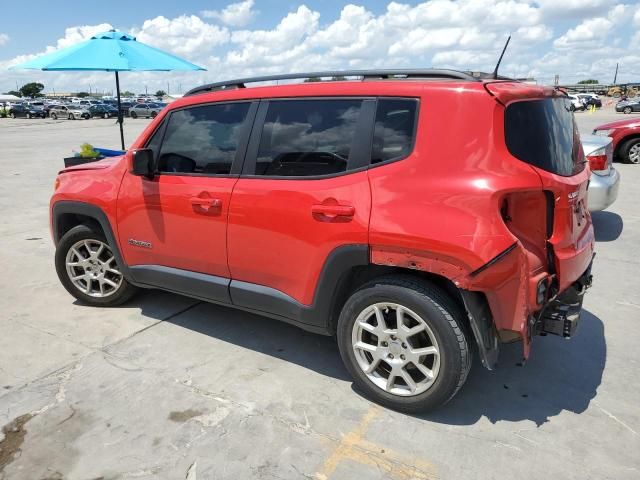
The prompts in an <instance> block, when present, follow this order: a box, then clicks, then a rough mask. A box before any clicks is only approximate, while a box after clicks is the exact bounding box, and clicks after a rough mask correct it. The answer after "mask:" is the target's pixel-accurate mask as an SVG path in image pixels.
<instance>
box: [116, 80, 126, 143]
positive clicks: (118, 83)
mask: <svg viewBox="0 0 640 480" xmlns="http://www.w3.org/2000/svg"><path fill="white" fill-rule="evenodd" d="M116 93H117V95H118V123H119V124H120V143H121V144H122V150H124V149H125V148H124V130H123V129H122V122H123V121H124V119H123V118H122V107H121V106H120V78H118V71H117V70H116Z"/></svg>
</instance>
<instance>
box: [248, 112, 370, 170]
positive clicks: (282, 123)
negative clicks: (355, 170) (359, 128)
mask: <svg viewBox="0 0 640 480" xmlns="http://www.w3.org/2000/svg"><path fill="white" fill-rule="evenodd" d="M361 106H362V100H288V101H271V102H270V103H269V109H268V111H267V116H266V119H265V124H264V127H263V130H262V135H261V137H260V147H259V149H258V156H257V162H256V172H255V173H256V175H266V176H314V175H330V174H334V173H340V172H344V171H346V170H347V161H348V160H349V155H350V153H351V145H352V143H353V140H354V137H355V131H356V124H357V122H358V118H359V116H360V108H361Z"/></svg>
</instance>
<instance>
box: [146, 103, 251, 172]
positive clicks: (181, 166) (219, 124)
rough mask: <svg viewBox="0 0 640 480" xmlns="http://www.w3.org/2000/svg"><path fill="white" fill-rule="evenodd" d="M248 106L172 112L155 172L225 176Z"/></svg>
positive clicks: (238, 105)
mask: <svg viewBox="0 0 640 480" xmlns="http://www.w3.org/2000/svg"><path fill="white" fill-rule="evenodd" d="M249 105H250V104H249V103H229V104H220V105H203V106H199V107H191V108H185V109H183V110H176V111H175V112H172V113H171V116H170V117H169V121H168V124H167V128H166V131H165V134H164V138H163V141H162V146H161V147H160V149H159V150H160V155H159V156H158V161H157V163H158V171H159V172H167V173H190V174H194V173H196V174H208V175H227V174H229V173H230V172H231V164H232V163H233V160H234V159H235V156H236V150H237V148H238V142H239V138H240V133H241V131H242V128H243V126H244V123H245V121H246V119H247V113H248V111H249ZM153 142H154V139H153V138H152V140H151V142H150V144H151V143H153ZM152 148H153V147H152Z"/></svg>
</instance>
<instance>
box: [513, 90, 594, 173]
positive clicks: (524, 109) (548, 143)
mask: <svg viewBox="0 0 640 480" xmlns="http://www.w3.org/2000/svg"><path fill="white" fill-rule="evenodd" d="M505 141H506V144H507V148H508V149H509V152H510V153H511V155H513V156H514V157H516V158H518V159H519V160H522V161H523V162H526V163H528V164H530V165H533V166H535V167H538V168H541V169H542V170H546V171H547V172H551V173H555V174H557V175H562V176H564V177H569V176H572V175H575V174H577V173H580V172H581V171H582V170H583V169H584V162H583V158H581V157H582V156H581V154H580V152H581V151H582V150H581V147H580V136H579V134H578V129H577V126H576V124H575V119H574V117H573V112H571V99H569V98H567V97H562V98H545V99H539V100H526V101H520V102H515V103H512V104H510V105H508V106H507V109H506V112H505Z"/></svg>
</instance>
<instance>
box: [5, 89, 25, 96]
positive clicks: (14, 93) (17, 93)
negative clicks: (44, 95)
mask: <svg viewBox="0 0 640 480" xmlns="http://www.w3.org/2000/svg"><path fill="white" fill-rule="evenodd" d="M7 95H15V96H16V97H21V96H22V92H16V91H15V90H11V91H9V92H7Z"/></svg>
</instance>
